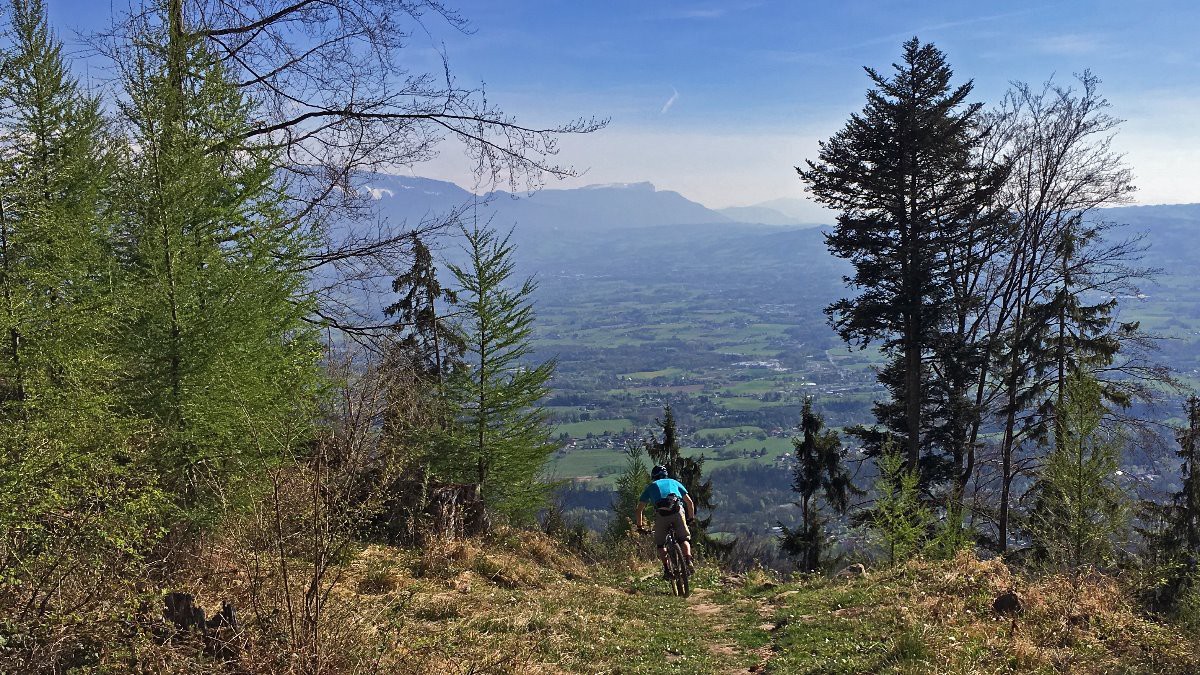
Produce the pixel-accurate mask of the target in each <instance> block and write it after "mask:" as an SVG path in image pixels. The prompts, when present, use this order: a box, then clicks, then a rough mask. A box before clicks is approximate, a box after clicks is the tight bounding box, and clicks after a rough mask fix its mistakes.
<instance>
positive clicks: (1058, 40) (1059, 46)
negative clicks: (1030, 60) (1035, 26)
mask: <svg viewBox="0 0 1200 675" xmlns="http://www.w3.org/2000/svg"><path fill="white" fill-rule="evenodd" d="M1033 46H1034V49H1036V50H1037V51H1039V52H1042V53H1044V54H1053V55H1056V56H1086V55H1088V54H1094V53H1096V52H1098V51H1100V48H1101V47H1102V46H1103V41H1102V40H1101V38H1099V37H1097V36H1095V35H1079V34H1075V33H1068V34H1066V35H1052V36H1049V37H1044V38H1037V39H1035V40H1034V41H1033Z"/></svg>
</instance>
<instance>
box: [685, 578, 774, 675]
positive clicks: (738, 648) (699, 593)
mask: <svg viewBox="0 0 1200 675" xmlns="http://www.w3.org/2000/svg"><path fill="white" fill-rule="evenodd" d="M687 603H688V607H689V608H690V609H691V611H692V613H693V614H694V615H695V616H696V617H698V618H699V619H700V620H701V621H702V622H704V624H705V626H707V629H708V636H709V639H708V650H709V651H710V652H712V654H713V656H715V657H717V658H719V659H722V660H727V661H733V662H735V663H743V664H744V663H750V665H749V666H746V669H745V671H744V672H749V673H762V672H765V671H766V667H767V661H769V660H770V658H771V655H772V652H771V649H770V648H769V647H759V648H757V649H752V648H749V647H745V646H743V645H739V644H738V643H737V641H736V640H735V639H732V636H730V633H731V632H732V631H733V628H732V625H731V623H730V622H731V621H733V620H734V619H735V616H733V614H734V613H735V612H736V611H737V610H736V609H735V608H733V607H731V606H729V605H722V604H720V603H718V602H717V601H716V598H714V597H713V592H712V591H709V590H706V589H696V590H693V591H692V594H691V595H690V596H689V597H688V599H687ZM757 604H758V607H757V611H758V614H759V616H761V617H763V618H767V617H769V616H770V615H771V610H770V608H769V607H768V606H767V605H766V604H765V603H763V602H761V601H760V602H758V603H757ZM773 627H774V624H770V625H768V624H763V626H760V628H764V629H769V628H773Z"/></svg>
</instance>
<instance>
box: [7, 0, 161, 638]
mask: <svg viewBox="0 0 1200 675" xmlns="http://www.w3.org/2000/svg"><path fill="white" fill-rule="evenodd" d="M10 9H11V14H10V16H11V19H12V24H11V30H12V32H11V34H10V35H11V38H12V41H13V43H12V46H11V51H9V52H8V53H6V54H5V55H4V56H3V63H2V64H0V336H2V337H0V532H3V533H4V536H3V537H2V540H3V541H0V586H3V587H5V588H4V591H3V592H0V598H3V600H0V603H4V602H5V601H9V600H14V599H16V600H17V603H16V604H15V605H12V606H9V605H7V604H6V603H5V606H3V607H0V614H4V615H5V616H8V617H12V618H21V617H28V616H29V615H30V614H34V615H43V614H44V613H46V612H47V611H53V608H54V607H56V606H57V607H59V608H61V607H64V606H71V605H73V604H74V603H78V605H77V606H78V607H83V606H84V605H87V604H88V603H90V602H93V601H94V596H93V594H94V592H95V590H94V588H93V586H96V585H99V584H101V583H103V581H102V580H103V578H104V577H105V576H107V575H108V574H109V573H110V571H109V568H108V567H107V565H109V564H111V561H112V560H114V559H123V558H126V557H135V556H136V555H137V554H138V553H139V552H140V549H141V547H142V546H144V545H145V544H146V543H147V542H148V541H150V540H151V539H152V538H153V534H152V533H153V528H152V525H153V524H154V523H155V520H156V519H157V518H158V517H159V516H160V515H161V507H162V505H163V503H162V500H161V499H160V495H159V494H158V493H157V492H156V491H155V490H154V486H153V483H152V481H151V480H149V479H148V477H146V476H144V475H142V474H141V473H140V472H139V466H140V463H139V461H138V460H139V459H140V458H139V457H138V456H137V455H136V454H134V453H133V451H132V449H131V448H130V447H129V444H128V443H127V440H128V437H129V435H130V433H131V432H132V431H133V430H134V429H133V427H132V425H130V424H129V423H128V421H127V420H124V419H122V418H121V417H120V416H119V415H118V414H117V411H116V410H115V408H114V397H113V395H112V394H111V388H112V379H113V378H114V376H115V372H116V368H115V364H114V360H113V337H114V325H113V320H112V317H113V315H114V313H115V311H116V307H118V303H117V298H115V297H114V294H113V285H112V278H113V270H112V268H111V262H112V257H111V251H110V248H109V245H110V238H111V227H112V218H113V213H114V204H113V195H114V184H115V182H114V180H113V178H114V170H115V166H116V164H115V159H116V150H117V148H119V145H120V144H119V142H118V141H117V140H116V139H115V138H114V135H113V134H112V133H111V131H110V129H109V123H108V121H107V120H106V119H105V118H104V116H103V115H102V112H101V103H100V100H99V99H98V97H96V96H93V95H91V94H89V93H88V92H86V91H85V90H84V89H83V88H82V87H81V86H80V84H79V83H78V82H77V81H76V80H75V79H74V78H73V77H72V76H71V75H70V71H69V66H68V64H67V62H66V61H65V59H64V58H63V55H62V45H61V43H59V42H58V40H57V39H55V38H54V36H53V35H52V34H51V32H50V30H49V28H48V26H47V24H46V16H45V8H44V6H43V4H42V2H40V0H14V1H13V2H12V3H11V8H10ZM51 598H53V599H54V601H53V602H51Z"/></svg>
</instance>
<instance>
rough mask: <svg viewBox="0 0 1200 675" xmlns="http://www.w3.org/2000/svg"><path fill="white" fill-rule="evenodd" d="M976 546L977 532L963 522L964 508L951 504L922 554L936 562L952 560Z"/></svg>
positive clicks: (937, 524) (935, 527) (954, 503)
mask: <svg viewBox="0 0 1200 675" xmlns="http://www.w3.org/2000/svg"><path fill="white" fill-rule="evenodd" d="M974 545H975V532H974V531H973V530H972V529H971V528H969V527H967V526H966V524H965V523H964V522H963V511H962V506H961V505H960V504H958V503H957V502H951V504H950V508H948V509H946V513H945V514H944V517H943V518H942V519H941V520H939V521H937V523H936V525H935V526H934V528H933V533H932V534H931V535H930V537H929V540H928V541H926V542H925V546H924V549H923V550H922V553H923V554H924V555H925V556H926V557H928V558H933V559H935V560H952V559H954V557H955V556H956V555H958V554H959V553H961V552H963V551H969V550H971V548H972V547H973V546H974Z"/></svg>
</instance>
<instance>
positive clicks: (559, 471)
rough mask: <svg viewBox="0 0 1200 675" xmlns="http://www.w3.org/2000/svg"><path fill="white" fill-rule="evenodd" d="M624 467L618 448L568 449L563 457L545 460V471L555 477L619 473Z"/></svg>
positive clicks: (621, 453)
mask: <svg viewBox="0 0 1200 675" xmlns="http://www.w3.org/2000/svg"><path fill="white" fill-rule="evenodd" d="M624 468H625V453H624V452H622V451H620V450H608V449H603V450H570V451H568V452H567V453H566V454H565V455H564V456H563V457H558V456H554V457H551V458H550V460H549V461H548V462H546V471H547V472H548V473H549V474H550V475H551V476H553V477H555V478H578V477H580V476H601V475H612V474H616V473H620V472H621V470H623V469H624Z"/></svg>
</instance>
